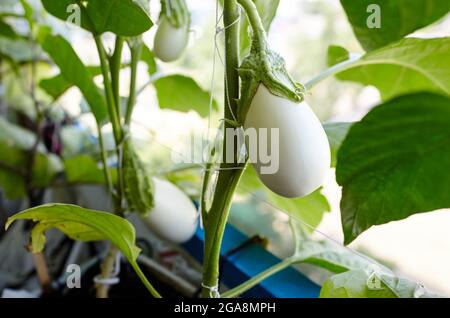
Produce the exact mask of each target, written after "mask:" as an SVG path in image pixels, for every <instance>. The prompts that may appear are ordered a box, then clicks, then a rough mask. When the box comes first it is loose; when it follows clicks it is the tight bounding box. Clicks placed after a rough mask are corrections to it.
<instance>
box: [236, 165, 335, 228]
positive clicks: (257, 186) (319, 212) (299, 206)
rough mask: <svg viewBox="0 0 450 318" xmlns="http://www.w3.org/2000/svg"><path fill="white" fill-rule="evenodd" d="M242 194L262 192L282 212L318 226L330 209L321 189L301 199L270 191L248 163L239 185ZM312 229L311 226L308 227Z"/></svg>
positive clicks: (262, 195) (269, 202) (265, 200)
mask: <svg viewBox="0 0 450 318" xmlns="http://www.w3.org/2000/svg"><path fill="white" fill-rule="evenodd" d="M238 191H239V192H240V193H241V194H244V195H245V194H247V195H248V194H249V193H253V192H256V191H258V192H260V194H258V197H260V198H261V199H262V200H263V202H267V203H268V204H269V205H270V206H272V207H273V208H275V209H276V210H279V211H281V212H284V213H287V214H288V215H290V216H291V217H292V218H294V219H299V220H301V221H303V222H306V223H307V224H308V225H310V226H313V227H316V226H317V225H319V223H320V221H321V220H322V217H323V215H324V214H325V213H326V212H329V211H330V205H329V203H328V200H327V198H326V197H325V196H324V195H322V193H321V192H320V189H319V190H317V191H315V192H313V193H311V194H310V195H308V196H306V197H303V198H299V199H287V198H283V197H281V196H279V195H277V194H275V193H273V192H272V191H270V190H269V189H268V188H267V187H266V186H265V185H264V184H263V183H262V182H261V181H260V180H259V178H258V176H257V174H256V171H255V169H254V168H253V166H252V165H248V166H247V168H246V170H245V172H244V174H243V176H242V177H241V181H240V183H239V186H238ZM308 231H311V228H308Z"/></svg>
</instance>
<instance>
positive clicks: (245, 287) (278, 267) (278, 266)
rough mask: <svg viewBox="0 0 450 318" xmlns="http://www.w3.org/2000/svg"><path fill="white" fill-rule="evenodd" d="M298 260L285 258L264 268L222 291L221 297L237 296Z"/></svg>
mask: <svg viewBox="0 0 450 318" xmlns="http://www.w3.org/2000/svg"><path fill="white" fill-rule="evenodd" d="M298 261H299V260H298V259H297V258H295V257H289V258H286V259H285V260H283V261H282V262H280V263H278V264H275V265H274V266H272V267H270V268H268V269H266V270H265V271H263V272H261V273H259V274H258V275H256V276H255V277H252V278H251V279H249V280H248V281H246V282H244V283H243V284H241V285H239V286H237V287H235V288H233V289H230V290H228V291H226V292H225V293H223V295H222V297H223V298H233V297H236V296H239V295H241V294H242V293H244V292H246V291H247V290H249V289H251V288H252V287H255V286H256V285H258V284H259V283H261V282H262V281H263V280H265V279H266V278H268V277H270V276H272V275H274V274H276V273H278V272H280V271H282V270H284V269H285V268H287V267H289V266H291V265H293V264H295V263H296V262H298Z"/></svg>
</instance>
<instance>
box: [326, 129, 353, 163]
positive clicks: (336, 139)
mask: <svg viewBox="0 0 450 318" xmlns="http://www.w3.org/2000/svg"><path fill="white" fill-rule="evenodd" d="M352 124H353V123H327V124H324V125H323V128H324V129H325V132H326V133H327V136H328V141H329V143H330V147H331V166H332V167H336V161H337V153H338V151H339V148H340V147H341V145H342V142H343V141H344V139H345V137H346V136H347V133H348V131H349V129H350V127H351V126H352Z"/></svg>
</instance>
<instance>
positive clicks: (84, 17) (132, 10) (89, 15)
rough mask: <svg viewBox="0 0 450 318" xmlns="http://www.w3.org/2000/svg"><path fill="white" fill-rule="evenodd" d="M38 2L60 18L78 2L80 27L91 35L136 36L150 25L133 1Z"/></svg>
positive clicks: (67, 13) (68, 14)
mask: <svg viewBox="0 0 450 318" xmlns="http://www.w3.org/2000/svg"><path fill="white" fill-rule="evenodd" d="M42 4H43V5H44V7H45V9H46V10H47V11H48V12H49V13H50V14H52V15H54V16H55V17H57V18H59V19H61V20H64V21H68V20H69V18H70V16H71V15H72V14H73V12H70V11H69V10H68V8H69V6H71V5H72V6H73V5H81V4H82V5H83V8H82V9H83V10H81V15H80V17H81V21H80V22H81V27H82V28H84V29H86V30H88V31H90V32H92V33H94V34H102V33H104V32H107V31H110V32H113V33H115V34H117V35H122V36H136V35H140V34H142V33H144V32H145V31H147V30H148V29H150V28H151V26H152V25H153V23H152V21H151V20H150V17H149V16H148V14H147V13H146V11H145V10H144V9H143V8H142V6H140V5H139V4H137V3H135V2H134V1H133V0H85V1H81V0H57V1H55V0H42ZM67 11H69V12H67Z"/></svg>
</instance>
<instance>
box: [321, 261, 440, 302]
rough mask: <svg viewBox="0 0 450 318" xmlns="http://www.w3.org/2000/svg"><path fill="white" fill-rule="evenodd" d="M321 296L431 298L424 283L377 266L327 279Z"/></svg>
mask: <svg viewBox="0 0 450 318" xmlns="http://www.w3.org/2000/svg"><path fill="white" fill-rule="evenodd" d="M320 297H321V298H430V297H433V298H434V297H437V295H433V294H431V293H430V292H428V291H427V290H426V289H425V288H424V287H423V286H422V285H420V284H418V283H415V282H411V281H409V280H407V279H404V278H398V277H395V276H394V275H392V274H390V273H385V272H384V271H382V270H377V269H376V268H372V269H371V268H366V269H360V270H352V271H348V272H345V273H341V274H338V275H334V276H332V277H330V278H329V279H327V280H326V281H325V282H324V283H323V285H322V289H321V291H320Z"/></svg>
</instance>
